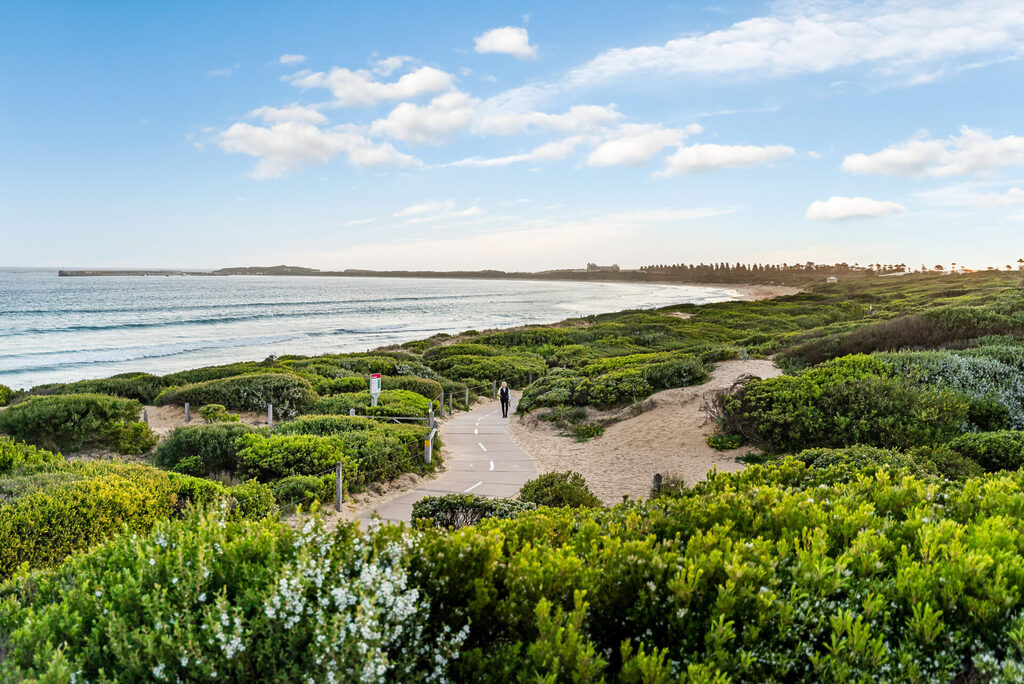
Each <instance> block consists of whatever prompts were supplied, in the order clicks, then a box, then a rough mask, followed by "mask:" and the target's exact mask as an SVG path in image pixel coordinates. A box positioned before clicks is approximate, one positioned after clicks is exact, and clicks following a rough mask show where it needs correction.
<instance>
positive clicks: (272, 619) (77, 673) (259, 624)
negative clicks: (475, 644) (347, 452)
mask: <svg viewBox="0 0 1024 684" xmlns="http://www.w3.org/2000/svg"><path fill="white" fill-rule="evenodd" d="M386 533H387V531H385V534H386ZM369 541H370V543H363V541H362V540H361V539H360V536H359V535H358V534H357V533H356V532H355V531H353V529H352V528H351V527H350V526H348V525H341V526H339V529H338V530H337V531H336V532H333V533H329V532H327V531H326V530H324V528H323V524H322V523H320V524H316V525H310V526H309V527H307V528H304V529H295V530H293V529H291V528H289V527H288V526H287V525H284V524H279V523H272V522H261V523H252V522H236V521H233V520H231V519H230V518H225V517H221V516H218V517H213V516H211V517H201V516H199V515H198V514H195V515H193V516H192V517H190V518H189V519H188V520H185V521H181V522H178V523H170V524H162V525H159V526H157V528H156V529H154V530H153V531H152V533H151V534H150V535H148V536H142V537H141V538H138V539H132V538H130V537H129V536H122V537H119V538H117V539H114V540H112V541H111V542H110V543H109V544H106V545H104V546H103V547H101V548H99V549H97V550H96V551H95V552H94V553H91V554H87V555H81V556H77V557H75V558H74V559H72V560H71V561H69V562H68V563H66V564H65V565H63V566H62V567H60V568H58V569H56V570H54V571H52V572H50V573H45V574H39V575H37V576H35V577H33V579H32V580H31V581H24V582H19V583H18V584H17V585H12V589H11V590H10V592H11V593H10V596H9V598H8V599H7V600H6V601H5V602H4V604H5V605H4V607H3V608H0V633H2V634H4V635H5V643H4V654H5V658H4V660H3V661H2V662H0V680H2V681H26V680H29V679H39V680H42V681H55V682H56V681H61V682H67V681H71V680H73V679H74V680H77V681H106V682H151V681H171V682H173V681H178V680H181V681H198V680H202V681H231V682H257V681H277V682H308V681H313V682H330V681H335V682H370V681H400V682H423V681H428V677H430V679H429V681H451V680H452V675H451V673H450V661H452V660H453V659H454V658H455V657H457V656H458V652H459V650H460V649H461V646H462V643H463V642H464V640H465V638H466V633H467V631H468V630H467V629H465V628H464V623H462V624H456V623H455V622H454V621H453V620H450V619H447V618H446V619H445V620H444V621H443V622H444V624H441V623H440V622H439V621H437V620H434V619H433V616H434V615H435V612H436V610H438V609H435V607H434V606H432V605H431V604H430V602H429V600H428V599H427V598H426V597H424V596H423V594H422V591H421V590H419V589H417V588H415V587H413V586H412V581H411V579H410V576H409V571H408V569H407V568H406V567H405V565H404V559H403V557H402V553H401V549H402V545H401V544H400V543H399V542H397V541H390V540H389V539H388V538H387V537H385V536H383V535H382V538H381V539H380V543H379V544H377V543H373V541H372V540H369ZM30 615H31V616H32V618H31V619H29V616H30ZM449 622H450V623H451V624H452V625H453V627H454V629H453V628H452V627H448V623H449ZM442 627H448V629H447V631H445V630H443V629H442ZM113 634H116V635H117V637H116V639H114V638H112V637H111V635H113Z"/></svg>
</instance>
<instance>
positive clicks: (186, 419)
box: [185, 401, 192, 423]
mask: <svg viewBox="0 0 1024 684" xmlns="http://www.w3.org/2000/svg"><path fill="white" fill-rule="evenodd" d="M191 419H192V416H191V415H190V414H189V412H188V402H187V401H186V402H185V422H186V423H187V422H188V421H189V420H191Z"/></svg>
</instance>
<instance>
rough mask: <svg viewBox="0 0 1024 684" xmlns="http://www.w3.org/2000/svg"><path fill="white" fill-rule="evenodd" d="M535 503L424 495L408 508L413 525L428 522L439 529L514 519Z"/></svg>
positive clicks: (459, 495) (460, 495)
mask: <svg viewBox="0 0 1024 684" xmlns="http://www.w3.org/2000/svg"><path fill="white" fill-rule="evenodd" d="M536 507H537V505H536V504H534V503H531V502H528V501H521V500H518V499H491V498H488V497H484V496H476V495H474V494H445V495H443V496H425V497H423V498H422V499H420V500H419V501H417V502H416V503H414V504H413V505H412V520H413V522H416V521H420V520H429V521H431V524H432V525H433V526H434V527H436V528H439V529H444V528H451V529H458V528H460V527H466V526H467V525H476V524H477V523H479V522H480V521H481V520H484V519H486V518H498V519H507V518H514V517H516V516H517V515H519V514H520V513H524V512H526V511H532V510H534V509H535V508H536Z"/></svg>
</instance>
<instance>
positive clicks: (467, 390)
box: [466, 387, 469, 411]
mask: <svg viewBox="0 0 1024 684" xmlns="http://www.w3.org/2000/svg"><path fill="white" fill-rule="evenodd" d="M466 410H467V411H468V410H469V388H468V387H467V388H466Z"/></svg>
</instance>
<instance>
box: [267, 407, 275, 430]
mask: <svg viewBox="0 0 1024 684" xmlns="http://www.w3.org/2000/svg"><path fill="white" fill-rule="evenodd" d="M267 427H274V405H273V404H267Z"/></svg>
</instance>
